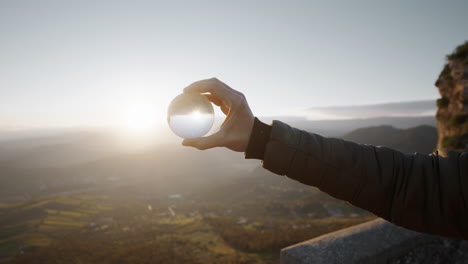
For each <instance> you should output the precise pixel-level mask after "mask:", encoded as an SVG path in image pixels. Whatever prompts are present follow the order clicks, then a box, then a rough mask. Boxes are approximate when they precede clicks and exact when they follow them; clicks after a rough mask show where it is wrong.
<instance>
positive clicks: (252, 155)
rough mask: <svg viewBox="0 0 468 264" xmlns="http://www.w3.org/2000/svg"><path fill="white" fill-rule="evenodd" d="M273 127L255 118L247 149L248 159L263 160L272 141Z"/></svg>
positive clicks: (246, 155) (246, 156)
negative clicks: (268, 144)
mask: <svg viewBox="0 0 468 264" xmlns="http://www.w3.org/2000/svg"><path fill="white" fill-rule="evenodd" d="M270 134H271V126H270V125H267V124H265V123H262V122H261V121H260V120H259V119H258V118H256V117H255V118H254V120H253V124H252V129H251V132H250V136H249V139H248V143H247V147H246V149H245V158H246V159H263V157H264V153H265V149H266V145H267V143H268V141H269V140H270Z"/></svg>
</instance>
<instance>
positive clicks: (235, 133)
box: [182, 78, 255, 152]
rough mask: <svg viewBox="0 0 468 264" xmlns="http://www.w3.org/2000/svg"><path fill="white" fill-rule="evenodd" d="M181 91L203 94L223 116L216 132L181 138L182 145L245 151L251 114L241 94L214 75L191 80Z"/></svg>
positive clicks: (251, 122)
mask: <svg viewBox="0 0 468 264" xmlns="http://www.w3.org/2000/svg"><path fill="white" fill-rule="evenodd" d="M184 93H203V94H204V95H205V96H206V98H208V100H210V101H211V102H212V103H214V104H215V105H217V106H219V107H220V108H221V111H223V113H224V114H225V115H226V119H225V120H224V122H223V124H222V125H221V128H220V130H219V131H218V132H216V133H215V134H213V135H210V136H207V137H200V138H192V139H184V141H183V142H182V145H184V146H191V147H195V148H197V149H201V150H204V149H209V148H214V147H226V148H228V149H231V150H234V151H238V152H245V150H246V149H247V144H248V143H249V138H250V133H251V132H252V127H253V124H254V120H255V117H254V116H253V114H252V111H251V110H250V108H249V105H248V104H247V100H246V99H245V96H244V95H243V94H242V93H240V92H238V91H236V90H234V89H232V88H231V87H229V86H228V85H226V84H225V83H223V82H221V81H220V80H218V79H216V78H212V79H207V80H201V81H198V82H194V83H192V84H191V85H189V86H187V87H186V88H185V89H184Z"/></svg>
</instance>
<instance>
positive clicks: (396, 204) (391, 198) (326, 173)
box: [246, 120, 468, 239]
mask: <svg viewBox="0 0 468 264" xmlns="http://www.w3.org/2000/svg"><path fill="white" fill-rule="evenodd" d="M266 127H267V126H266V125H265V124H262V123H261V122H260V121H258V120H256V121H255V124H254V130H253V133H252V135H251V140H250V142H249V145H248V147H247V151H246V158H250V157H254V158H260V159H263V167H264V168H265V169H268V170H270V171H272V172H274V173H276V174H280V175H286V176H288V177H289V178H292V179H295V180H297V181H299V182H302V183H304V184H307V185H312V186H316V187H318V188H320V189H321V190H322V191H324V192H327V193H328V194H330V195H332V196H334V197H336V198H339V199H342V200H346V201H349V202H350V203H352V204H354V205H356V206H358V207H361V208H364V209H366V210H368V211H371V212H372V213H374V214H376V215H378V216H380V217H382V218H384V219H387V220H388V221H391V222H393V223H396V224H398V225H401V226H404V227H407V228H410V229H413V230H416V231H422V232H427V233H432V234H437V235H445V236H453V237H461V238H464V239H468V210H467V209H468V208H467V206H468V204H467V203H466V202H467V201H468V153H455V152H453V153H451V155H450V156H449V157H447V158H445V157H440V156H438V155H422V154H404V153H401V152H399V151H395V150H392V149H389V148H384V147H375V146H370V145H360V144H356V143H353V142H348V141H345V140H341V139H333V138H324V137H321V136H319V135H316V134H312V133H308V132H305V131H301V130H298V129H295V128H292V127H290V126H288V125H286V124H284V123H281V122H279V121H274V122H273V125H272V126H271V132H270V134H269V135H264V136H263V137H262V136H261V135H259V131H260V130H263V131H268V129H267V128H266ZM259 128H261V129H260V130H259ZM263 134H265V133H263ZM262 151H263V153H262Z"/></svg>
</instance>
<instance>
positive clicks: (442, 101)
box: [436, 97, 450, 108]
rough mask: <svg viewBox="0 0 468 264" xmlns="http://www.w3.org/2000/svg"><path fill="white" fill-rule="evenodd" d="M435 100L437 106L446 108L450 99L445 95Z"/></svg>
mask: <svg viewBox="0 0 468 264" xmlns="http://www.w3.org/2000/svg"><path fill="white" fill-rule="evenodd" d="M436 102H437V107H438V108H447V106H448V105H449V104H450V100H449V99H448V98H447V97H442V98H439V99H437V101H436Z"/></svg>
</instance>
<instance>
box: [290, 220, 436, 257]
mask: <svg viewBox="0 0 468 264" xmlns="http://www.w3.org/2000/svg"><path fill="white" fill-rule="evenodd" d="M427 237H428V236H427V235H424V234H421V233H417V232H414V231H409V230H407V229H404V228H402V227H398V226H395V225H393V224H391V223H389V222H387V221H385V220H383V219H376V220H373V221H369V222H367V223H363V224H360V225H357V226H353V227H350V228H346V229H343V230H339V231H336V232H333V233H329V234H326V235H323V236H320V237H317V238H314V239H311V240H308V241H305V242H302V243H299V244H296V245H293V246H290V247H287V248H284V249H282V250H281V263H283V264H303V263H327V264H332V263H387V262H388V261H389V260H391V259H393V258H395V257H397V256H399V255H401V254H404V252H407V251H408V250H410V249H411V248H414V247H415V246H417V245H418V244H420V243H421V242H422V241H424V240H425V239H426V238H427Z"/></svg>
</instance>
